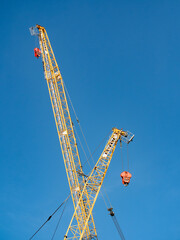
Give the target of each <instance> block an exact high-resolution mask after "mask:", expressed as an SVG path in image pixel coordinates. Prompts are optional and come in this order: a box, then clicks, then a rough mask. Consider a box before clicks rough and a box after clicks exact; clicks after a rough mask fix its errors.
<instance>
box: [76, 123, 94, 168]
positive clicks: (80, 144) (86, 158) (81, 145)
mask: <svg viewBox="0 0 180 240" xmlns="http://www.w3.org/2000/svg"><path fill="white" fill-rule="evenodd" d="M74 130H75V133H76V136H77V138H78V140H79V143H80V146H81V148H82V150H83V153H84V155H85V158H86V162H88V164H89V167H90V169H92V167H91V164H90V162H89V161H88V157H87V155H86V152H85V150H84V148H83V145H82V142H81V140H80V138H79V135H78V133H77V131H76V128H75V127H74ZM86 162H85V163H86ZM84 165H85V164H83V167H84Z"/></svg>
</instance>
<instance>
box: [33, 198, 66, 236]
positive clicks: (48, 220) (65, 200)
mask: <svg viewBox="0 0 180 240" xmlns="http://www.w3.org/2000/svg"><path fill="white" fill-rule="evenodd" d="M69 197H70V195H69V196H68V197H67V198H66V199H65V200H64V202H62V203H61V205H59V207H58V208H57V209H56V210H55V211H54V212H53V213H52V214H51V215H50V216H49V217H48V219H47V220H46V221H45V222H44V223H43V224H42V225H41V226H40V228H38V230H37V231H36V232H35V233H34V234H33V235H32V236H31V237H30V238H29V240H31V239H33V237H34V236H35V235H36V234H37V233H38V232H39V231H40V230H41V228H43V227H44V225H45V224H46V223H47V222H49V220H50V219H51V218H52V216H53V215H54V214H55V213H56V212H57V211H58V210H59V209H60V208H61V207H62V205H63V204H64V203H65V202H66V201H67V200H68V199H69Z"/></svg>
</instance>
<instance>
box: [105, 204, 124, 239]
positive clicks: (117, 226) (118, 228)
mask: <svg viewBox="0 0 180 240" xmlns="http://www.w3.org/2000/svg"><path fill="white" fill-rule="evenodd" d="M108 211H109V214H110V216H111V217H112V220H113V222H114V225H115V227H116V229H117V231H118V233H119V236H120V238H121V240H125V237H124V234H123V232H122V230H121V228H120V225H119V223H118V221H117V218H116V216H115V213H114V211H113V208H112V207H111V208H108Z"/></svg>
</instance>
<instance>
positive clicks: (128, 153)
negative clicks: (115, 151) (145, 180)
mask: <svg viewBox="0 0 180 240" xmlns="http://www.w3.org/2000/svg"><path fill="white" fill-rule="evenodd" d="M127 163H128V172H129V153H128V144H127Z"/></svg>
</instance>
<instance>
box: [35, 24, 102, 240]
mask: <svg viewBox="0 0 180 240" xmlns="http://www.w3.org/2000/svg"><path fill="white" fill-rule="evenodd" d="M36 27H37V29H38V30H39V34H38V36H39V43H40V49H41V54H42V61H43V67H44V74H45V79H46V81H47V86H48V90H49V95H50V99H51V104H52V109H53V113H54V118H55V123H56V128H57V132H58V137H59V141H60V145H61V150H62V155H63V159H64V164H65V168H66V173H67V178H68V182H69V187H70V191H71V196H72V200H73V205H74V208H75V207H76V205H77V203H78V201H79V196H80V193H81V189H82V188H83V186H84V183H85V180H84V176H82V175H80V174H78V173H81V172H82V165H81V161H80V157H79V152H78V148H77V142H76V138H75V134H74V129H73V124H72V120H71V117H70V112H69V107H68V103H67V99H66V94H65V89H64V84H63V79H62V76H61V73H60V70H59V67H58V65H57V62H56V59H55V56H54V53H53V50H52V47H51V44H50V41H49V38H48V35H47V32H46V30H45V28H44V27H41V26H39V25H37V26H36ZM84 202H88V194H87V193H86V194H85V196H84V198H83V199H82V198H81V201H80V204H79V205H78V210H77V212H76V216H75V218H76V222H77V226H78V231H79V232H82V230H83V226H84V223H85V220H86V215H87V211H86V210H85V204H84ZM84 236H85V237H86V238H85V239H88V237H89V238H90V237H91V239H97V233H96V228H95V223H94V219H93V216H92V215H91V217H90V219H89V222H88V227H87V228H86V231H85V234H84Z"/></svg>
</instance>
